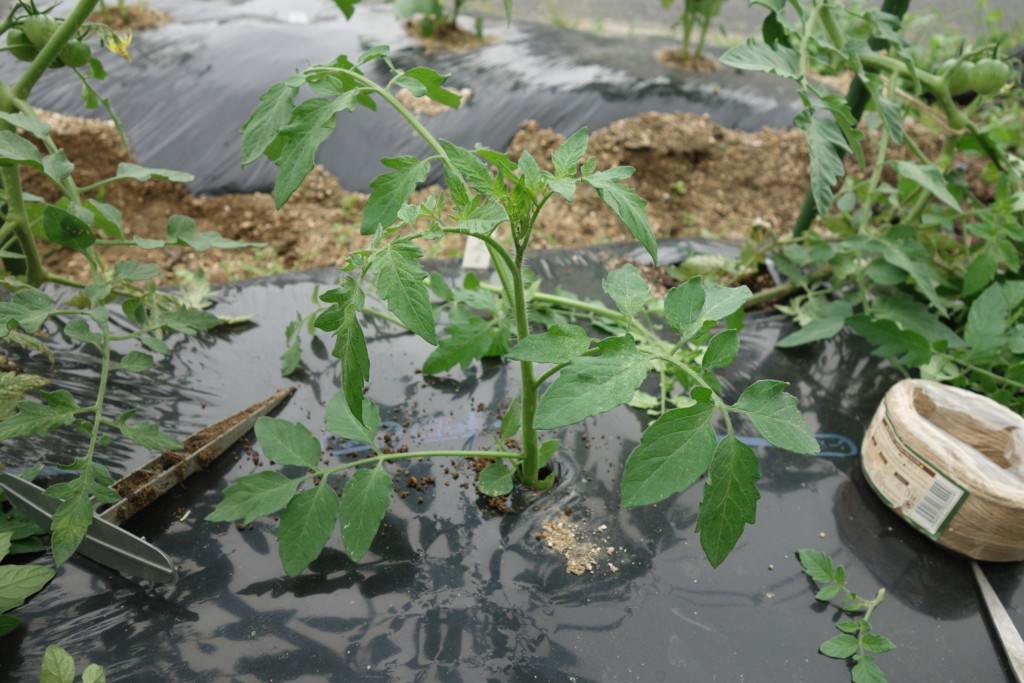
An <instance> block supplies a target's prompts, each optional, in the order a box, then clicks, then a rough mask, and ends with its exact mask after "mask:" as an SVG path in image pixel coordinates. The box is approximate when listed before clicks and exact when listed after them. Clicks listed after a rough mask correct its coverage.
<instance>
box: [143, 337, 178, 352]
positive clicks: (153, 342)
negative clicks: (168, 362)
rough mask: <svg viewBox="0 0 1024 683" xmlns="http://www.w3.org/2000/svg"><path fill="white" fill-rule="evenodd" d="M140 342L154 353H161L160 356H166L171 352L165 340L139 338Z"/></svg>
mask: <svg viewBox="0 0 1024 683" xmlns="http://www.w3.org/2000/svg"><path fill="white" fill-rule="evenodd" d="M139 341H140V342H142V345H143V346H145V347H146V348H147V349H149V350H150V351H152V352H153V353H159V354H160V355H163V356H166V355H167V354H168V353H170V351H171V349H170V347H169V346H167V342H165V341H164V340H163V339H157V338H156V337H139Z"/></svg>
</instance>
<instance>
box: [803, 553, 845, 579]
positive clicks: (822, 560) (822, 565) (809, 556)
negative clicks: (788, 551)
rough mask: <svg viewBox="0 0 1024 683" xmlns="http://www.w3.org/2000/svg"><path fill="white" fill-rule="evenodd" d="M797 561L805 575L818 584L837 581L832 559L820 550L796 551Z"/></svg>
mask: <svg viewBox="0 0 1024 683" xmlns="http://www.w3.org/2000/svg"><path fill="white" fill-rule="evenodd" d="M796 556H797V559H799V560H800V566H801V567H803V569H804V573H805V574H807V576H809V577H811V579H812V580H814V581H815V582H817V583H832V582H833V581H835V580H836V575H835V570H834V569H833V568H832V558H830V557H829V556H828V555H826V554H825V553H823V552H820V551H818V550H811V549H810V548H803V549H801V550H797V551H796Z"/></svg>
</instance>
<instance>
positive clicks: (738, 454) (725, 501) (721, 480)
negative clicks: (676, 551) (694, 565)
mask: <svg viewBox="0 0 1024 683" xmlns="http://www.w3.org/2000/svg"><path fill="white" fill-rule="evenodd" d="M760 477H761V472H760V469H759V467H758V464H757V457H756V456H755V455H754V451H753V450H752V449H751V448H750V446H748V445H746V444H745V443H743V442H742V441H740V440H739V439H737V438H736V437H735V436H733V435H731V434H728V435H726V436H725V438H723V439H722V440H721V441H719V442H718V447H717V448H716V449H715V454H714V457H713V458H712V460H711V466H710V467H709V469H708V480H707V483H705V484H704V496H703V497H702V498H701V501H700V509H699V511H698V512H697V525H696V526H695V527H694V530H695V531H697V532H698V533H700V545H701V547H702V548H703V549H704V554H705V555H706V556H707V558H708V561H709V562H710V563H711V566H712V567H717V566H718V565H720V564H722V562H723V561H724V560H725V558H726V556H728V554H729V553H730V552H732V549H733V548H734V547H735V546H736V543H737V541H739V539H740V536H741V535H743V527H744V525H745V524H753V523H754V522H755V520H756V514H757V500H758V498H760V497H761V494H760V493H758V491H757V486H756V485H755V484H754V481H755V480H756V479H759V478H760Z"/></svg>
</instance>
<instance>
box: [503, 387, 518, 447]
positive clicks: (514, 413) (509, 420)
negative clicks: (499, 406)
mask: <svg viewBox="0 0 1024 683" xmlns="http://www.w3.org/2000/svg"><path fill="white" fill-rule="evenodd" d="M521 420H522V411H521V409H520V407H519V397H518V396H516V397H515V398H513V399H512V402H511V403H509V404H508V410H506V411H505V415H504V416H503V417H502V418H501V438H503V439H510V438H512V437H513V436H515V435H516V433H517V432H519V428H520V427H521V426H522V422H521Z"/></svg>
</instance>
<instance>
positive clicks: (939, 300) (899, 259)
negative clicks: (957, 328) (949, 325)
mask: <svg viewBox="0 0 1024 683" xmlns="http://www.w3.org/2000/svg"><path fill="white" fill-rule="evenodd" d="M879 243H880V245H881V251H882V258H884V259H885V260H886V261H887V262H889V263H891V264H892V265H894V266H896V267H897V268H902V269H903V270H905V271H907V273H908V274H909V275H910V276H911V277H912V278H914V285H915V286H916V287H917V289H918V290H919V291H920V292H921V294H923V295H924V296H925V298H927V299H928V302H929V303H930V304H931V305H932V306H934V307H935V308H936V310H938V311H939V313H940V314H942V315H945V313H946V304H947V303H948V301H947V300H946V299H945V298H944V297H943V296H941V295H940V294H939V293H938V291H937V288H938V287H939V286H941V285H943V284H944V283H943V279H942V274H941V273H940V272H939V269H938V267H937V266H936V265H935V260H934V258H933V257H932V255H931V254H930V253H929V252H928V250H927V249H925V248H924V246H923V245H922V244H921V243H920V242H918V241H916V240H910V239H906V240H899V241H897V240H889V239H885V240H879Z"/></svg>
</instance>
